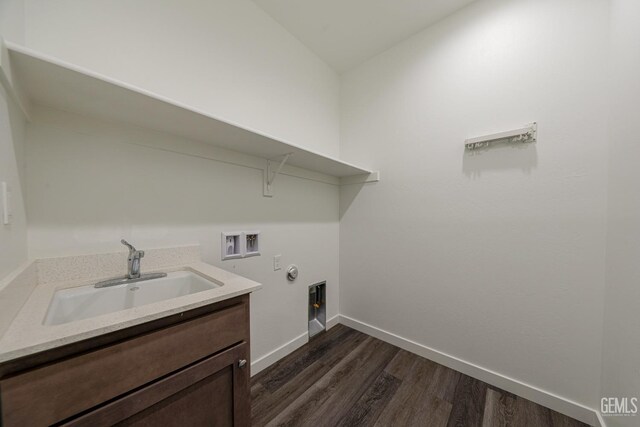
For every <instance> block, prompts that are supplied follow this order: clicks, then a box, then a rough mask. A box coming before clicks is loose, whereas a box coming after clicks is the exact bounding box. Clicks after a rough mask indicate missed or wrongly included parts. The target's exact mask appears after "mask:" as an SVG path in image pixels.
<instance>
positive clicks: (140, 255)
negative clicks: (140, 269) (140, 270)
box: [136, 251, 144, 258]
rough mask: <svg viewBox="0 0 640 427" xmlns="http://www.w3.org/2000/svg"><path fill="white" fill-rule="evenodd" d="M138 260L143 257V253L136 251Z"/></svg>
mask: <svg viewBox="0 0 640 427" xmlns="http://www.w3.org/2000/svg"><path fill="white" fill-rule="evenodd" d="M136 252H137V253H138V256H139V257H140V258H142V257H144V251H136Z"/></svg>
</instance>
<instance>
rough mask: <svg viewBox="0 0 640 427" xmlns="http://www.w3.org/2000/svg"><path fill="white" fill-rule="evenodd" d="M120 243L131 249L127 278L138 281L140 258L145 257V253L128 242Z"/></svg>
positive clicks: (121, 241)
mask: <svg viewBox="0 0 640 427" xmlns="http://www.w3.org/2000/svg"><path fill="white" fill-rule="evenodd" d="M120 243H122V244H123V245H125V246H126V247H127V248H129V257H128V258H127V266H128V269H127V277H128V278H129V279H138V278H139V277H140V258H143V257H144V251H139V250H137V249H136V248H135V247H133V245H132V244H131V243H129V242H127V241H126V240H124V239H122V240H120Z"/></svg>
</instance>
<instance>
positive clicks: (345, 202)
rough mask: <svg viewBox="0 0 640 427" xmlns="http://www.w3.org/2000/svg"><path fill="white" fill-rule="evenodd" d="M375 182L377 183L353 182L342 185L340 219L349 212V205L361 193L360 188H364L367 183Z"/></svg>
mask: <svg viewBox="0 0 640 427" xmlns="http://www.w3.org/2000/svg"><path fill="white" fill-rule="evenodd" d="M374 184H376V183H367V184H364V183H363V184H351V185H343V186H342V187H340V219H342V217H343V216H344V214H345V213H347V211H348V210H349V207H350V206H351V204H352V203H353V201H354V200H355V199H356V197H357V196H358V193H360V190H362V188H363V187H364V186H365V185H374Z"/></svg>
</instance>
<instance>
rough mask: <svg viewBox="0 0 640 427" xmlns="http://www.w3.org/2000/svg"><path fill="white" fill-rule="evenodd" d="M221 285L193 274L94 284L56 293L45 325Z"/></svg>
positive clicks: (181, 273) (61, 322) (177, 273)
mask: <svg viewBox="0 0 640 427" xmlns="http://www.w3.org/2000/svg"><path fill="white" fill-rule="evenodd" d="M219 286H220V285H219V284H217V283H214V282H212V281H210V280H207V279H205V278H204V277H202V276H199V275H198V274H195V273H192V272H190V271H176V272H173V273H169V274H168V275H167V277H162V278H160V279H152V280H147V281H144V282H136V283H131V284H123V285H117V286H112V287H108V288H95V287H94V286H93V285H88V286H81V287H77V288H70V289H62V290H59V291H56V293H55V294H54V295H53V298H52V299H51V304H49V309H48V310H47V315H46V317H45V319H44V324H45V325H60V324H63V323H69V322H73V321H76V320H82V319H88V318H90V317H95V316H100V315H102V314H107V313H113V312H116V311H121V310H126V309H128V308H133V307H140V306H141V305H146V304H151V303H154V302H159V301H165V300H168V299H172V298H177V297H181V296H185V295H191V294H195V293H198V292H203V291H208V290H210V289H214V288H217V287H219Z"/></svg>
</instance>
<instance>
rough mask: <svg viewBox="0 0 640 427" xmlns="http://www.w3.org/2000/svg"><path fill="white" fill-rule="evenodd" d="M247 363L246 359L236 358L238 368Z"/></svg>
mask: <svg viewBox="0 0 640 427" xmlns="http://www.w3.org/2000/svg"><path fill="white" fill-rule="evenodd" d="M246 364H247V361H246V359H240V360H238V368H244V366H245V365H246Z"/></svg>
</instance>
